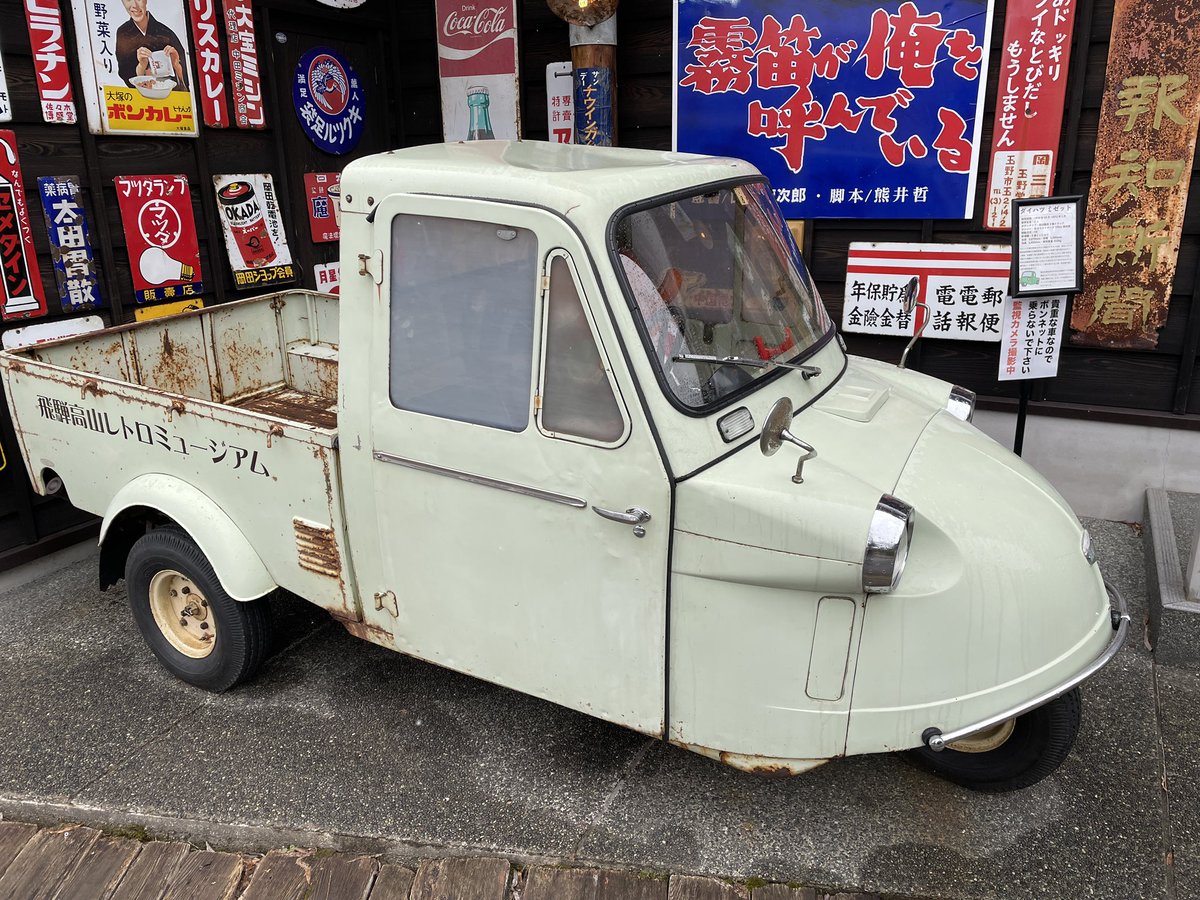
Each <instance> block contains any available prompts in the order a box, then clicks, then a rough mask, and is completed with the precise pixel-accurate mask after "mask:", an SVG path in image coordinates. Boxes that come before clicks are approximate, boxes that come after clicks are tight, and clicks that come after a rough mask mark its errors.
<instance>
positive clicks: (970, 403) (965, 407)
mask: <svg viewBox="0 0 1200 900" xmlns="http://www.w3.org/2000/svg"><path fill="white" fill-rule="evenodd" d="M946 412H948V413H950V415H952V416H954V418H956V419H961V420H962V421H963V422H970V421H971V420H972V419H973V418H974V417H975V392H974V391H968V390H967V389H966V388H965V387H959V386H958V385H957V384H956V385H954V386H953V387H951V388H950V396H949V397H948V398H947V399H946Z"/></svg>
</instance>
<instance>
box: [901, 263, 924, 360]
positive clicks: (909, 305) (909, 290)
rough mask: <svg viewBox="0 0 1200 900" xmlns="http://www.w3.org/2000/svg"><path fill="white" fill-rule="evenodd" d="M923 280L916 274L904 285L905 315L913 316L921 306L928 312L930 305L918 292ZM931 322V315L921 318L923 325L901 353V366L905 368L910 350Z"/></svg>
mask: <svg viewBox="0 0 1200 900" xmlns="http://www.w3.org/2000/svg"><path fill="white" fill-rule="evenodd" d="M920 287H921V282H920V280H919V279H918V278H917V276H916V275H914V276H913V277H912V278H910V279H908V284H906V285H904V290H903V291H902V292H901V294H900V307H901V309H903V310H904V313H905V315H909V316H911V315H912V314H913V311H914V310H915V309H916V308H917V307H918V306H919V307H921V308H923V309H924V310H926V312H928V310H929V307H928V306H926V305H925V301H924V300H921V299H920V298H919V297H918V296H917V294H918V293H919V292H920ZM928 324H929V316H928V315H926V316H925V318H924V319H922V320H921V327H920V328H919V329H917V333H916V334H914V335H913V336H912V339H911V340H909V342H908V346H907V347H905V348H904V352H903V353H901V354H900V368H901V369H903V368H904V364H905V363H906V362H907V361H908V351H909V350H911V349H912V348H913V345H914V344H916V343H917V341H919V340H920V339H921V335H922V334H924V333H925V326H926V325H928Z"/></svg>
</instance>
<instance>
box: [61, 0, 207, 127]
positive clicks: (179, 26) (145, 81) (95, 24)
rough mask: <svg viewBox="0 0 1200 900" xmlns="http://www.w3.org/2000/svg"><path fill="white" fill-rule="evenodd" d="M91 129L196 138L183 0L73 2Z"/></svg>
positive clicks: (81, 0) (193, 99)
mask: <svg viewBox="0 0 1200 900" xmlns="http://www.w3.org/2000/svg"><path fill="white" fill-rule="evenodd" d="M72 9H73V10H74V14H75V15H74V18H75V26H76V35H75V37H76V41H77V43H78V44H79V70H80V76H81V78H82V80H83V84H84V95H85V100H86V102H87V111H88V129H89V130H90V131H92V132H93V133H95V134H144V135H153V136H155V137H195V135H196V131H197V126H196V115H195V108H196V97H195V94H194V92H193V90H192V63H191V51H190V50H189V49H188V45H187V17H186V16H185V14H184V11H183V0H155V2H153V3H151V4H146V3H141V4H130V8H129V11H128V12H127V11H126V9H125V6H124V4H123V3H122V2H120V0H72Z"/></svg>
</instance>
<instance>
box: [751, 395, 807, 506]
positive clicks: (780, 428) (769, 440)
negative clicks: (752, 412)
mask: <svg viewBox="0 0 1200 900" xmlns="http://www.w3.org/2000/svg"><path fill="white" fill-rule="evenodd" d="M791 424H792V401H791V400H789V399H788V398H787V397H780V398H779V399H778V400H776V401H775V405H774V406H772V407H771V411H770V412H769V413H767V420H766V421H765V422H764V423H763V430H762V435H761V436H760V437H759V439H758V449H759V450H761V451H762V454H763V456H774V455H775V454H776V453H777V452H778V451H779V448H780V447H782V446H783V444H784V442H785V441H786V442H787V443H789V444H795V445H796V446H797V447H799V448H800V449H801V450H803V451H804V455H803V456H801V457H800V459H799V460H798V461H797V462H796V474H795V475H793V476H792V481H793V482H794V483H795V484H804V478H803V477H802V472H803V470H804V464H805V463H806V462H807V461H808V460H810V459H812V458H813V457H815V456H816V455H817V450H816V448H815V447H814V446H813V445H812V444H809V443H806V442H804V441H802V440H800V438H798V437H796V436H795V435H794V434H792V433H791V432H790V431H788V426H789V425H791Z"/></svg>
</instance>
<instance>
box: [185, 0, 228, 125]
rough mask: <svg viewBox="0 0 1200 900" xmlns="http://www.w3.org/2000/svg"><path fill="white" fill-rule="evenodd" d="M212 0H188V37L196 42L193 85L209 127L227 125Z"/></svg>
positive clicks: (219, 47)
mask: <svg viewBox="0 0 1200 900" xmlns="http://www.w3.org/2000/svg"><path fill="white" fill-rule="evenodd" d="M214 2H215V0H189V4H188V10H189V12H190V13H191V16H192V40H193V42H194V43H195V45H196V69H197V71H198V72H199V75H200V83H199V84H197V85H196V87H197V88H198V90H197V91H196V94H197V97H198V99H199V100H200V108H201V109H202V110H204V124H205V125H207V126H208V127H209V128H228V127H229V109H228V107H227V106H226V105H225V71H224V69H223V68H222V66H221V43H220V41H218V40H217V11H216V9H215V7H214V5H213V4H214Z"/></svg>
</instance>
